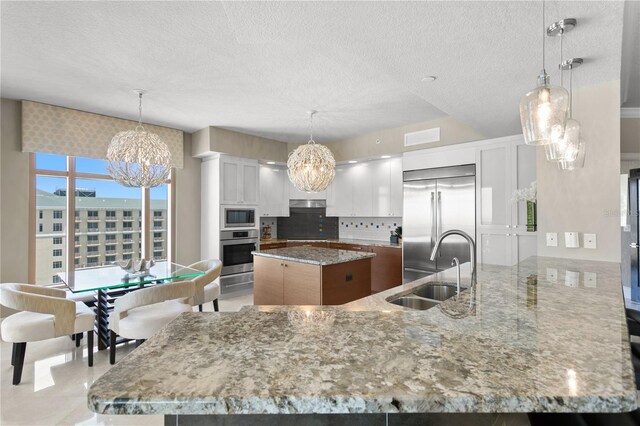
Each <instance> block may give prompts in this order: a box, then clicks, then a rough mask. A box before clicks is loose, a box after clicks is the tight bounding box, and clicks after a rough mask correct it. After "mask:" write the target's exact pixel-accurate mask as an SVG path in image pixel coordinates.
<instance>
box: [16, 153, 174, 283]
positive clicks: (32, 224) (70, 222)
mask: <svg viewBox="0 0 640 426" xmlns="http://www.w3.org/2000/svg"><path fill="white" fill-rule="evenodd" d="M36 155H37V154H36V153H29V259H28V263H29V282H30V283H34V284H35V281H36V234H37V232H36V230H37V225H38V224H37V223H36V222H37V219H36V217H39V210H38V209H37V208H36V177H37V176H49V177H63V178H66V184H67V187H66V190H67V205H66V210H67V215H66V221H65V220H63V223H65V222H66V226H64V225H63V227H62V228H63V231H62V232H65V228H66V235H65V237H66V238H65V246H66V247H65V248H66V258H65V262H64V263H66V269H67V273H72V272H73V271H74V270H75V269H76V264H75V260H76V259H75V236H76V235H75V234H76V217H77V216H76V214H77V212H78V211H77V210H76V208H75V207H76V206H75V200H76V197H75V193H76V179H94V180H109V181H114V179H113V178H112V177H111V176H110V175H108V174H99V173H87V172H78V171H76V157H72V156H67V169H66V170H64V171H63V170H46V169H38V168H37V167H36ZM175 175H176V173H175V168H173V167H172V168H171V171H170V173H169V178H168V179H167V180H166V182H165V183H166V185H167V216H168V217H169V220H167V228H166V229H167V249H166V250H167V261H168V262H175V245H174V243H175V223H174V221H173V218H175ZM140 190H141V199H142V209H141V211H140V215H141V216H142V227H141V229H140V232H141V234H142V235H141V240H142V252H141V253H140V255H141V256H142V257H144V258H145V259H151V257H152V252H153V248H152V247H153V246H152V242H153V226H152V217H153V210H152V209H151V192H150V189H149V188H140ZM72 211H73V212H74V213H73V214H71V213H70V212H72ZM131 218H133V214H132V216H131ZM131 231H133V229H131Z"/></svg>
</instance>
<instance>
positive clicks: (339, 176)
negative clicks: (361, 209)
mask: <svg viewBox="0 0 640 426" xmlns="http://www.w3.org/2000/svg"><path fill="white" fill-rule="evenodd" d="M349 170H350V168H349V167H344V166H342V167H337V168H336V177H335V178H334V179H333V182H332V183H331V185H330V186H329V191H328V193H327V216H351V215H352V214H353V198H352V184H351V181H350V180H349V179H350V176H349Z"/></svg>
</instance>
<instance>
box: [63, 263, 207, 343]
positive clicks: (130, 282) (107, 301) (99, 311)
mask: <svg viewBox="0 0 640 426" xmlns="http://www.w3.org/2000/svg"><path fill="white" fill-rule="evenodd" d="M203 274H204V272H202V271H199V270H197V269H192V268H189V267H186V266H182V265H179V264H177V263H171V262H166V261H160V262H157V263H156V264H155V265H153V266H152V267H151V268H149V270H148V271H145V272H143V273H138V274H131V273H128V272H126V271H125V270H123V269H122V268H120V267H119V266H116V265H110V266H99V267H95V268H84V269H77V270H75V271H73V272H72V273H70V274H68V273H66V272H59V273H58V274H57V275H58V277H59V278H60V281H62V282H63V283H64V284H65V285H66V286H67V287H68V288H69V290H70V291H71V292H72V293H74V294H82V293H93V294H94V297H95V302H94V303H95V307H94V309H95V312H96V333H97V335H98V350H103V349H106V348H107V347H108V346H109V313H110V312H111V311H112V310H113V301H114V300H115V299H116V298H118V297H119V296H122V295H123V294H126V293H128V292H130V291H134V290H137V289H140V288H143V287H145V286H147V285H158V284H162V283H166V282H172V281H179V280H187V279H192V278H194V277H197V276H199V275H203Z"/></svg>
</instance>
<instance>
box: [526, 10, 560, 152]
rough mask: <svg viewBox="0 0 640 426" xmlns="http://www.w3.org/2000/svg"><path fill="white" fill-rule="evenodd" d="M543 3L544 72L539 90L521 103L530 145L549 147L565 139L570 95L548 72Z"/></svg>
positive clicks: (540, 78)
mask: <svg viewBox="0 0 640 426" xmlns="http://www.w3.org/2000/svg"><path fill="white" fill-rule="evenodd" d="M544 6H545V5H544V1H543V2H542V26H543V35H542V71H540V75H539V76H538V87H536V88H535V89H533V90H532V91H530V92H529V93H527V94H526V95H524V96H523V97H522V99H521V100H520V121H521V124H522V133H523V135H524V140H525V142H526V143H527V144H528V145H546V144H548V143H549V142H550V141H551V140H552V139H556V138H561V137H562V136H563V135H564V130H565V126H566V124H567V118H568V110H569V94H568V93H567V91H566V90H565V89H564V88H562V87H554V86H551V83H550V78H549V75H548V74H547V71H546V69H545V36H546V26H545V23H544V21H545V8H544Z"/></svg>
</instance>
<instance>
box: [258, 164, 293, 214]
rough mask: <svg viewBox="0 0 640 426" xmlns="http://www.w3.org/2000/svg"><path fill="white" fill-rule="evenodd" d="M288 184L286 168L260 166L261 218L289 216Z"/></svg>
mask: <svg viewBox="0 0 640 426" xmlns="http://www.w3.org/2000/svg"><path fill="white" fill-rule="evenodd" d="M288 182H289V178H288V177H287V170H286V169H285V168H283V167H276V166H260V216H289V184H288Z"/></svg>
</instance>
